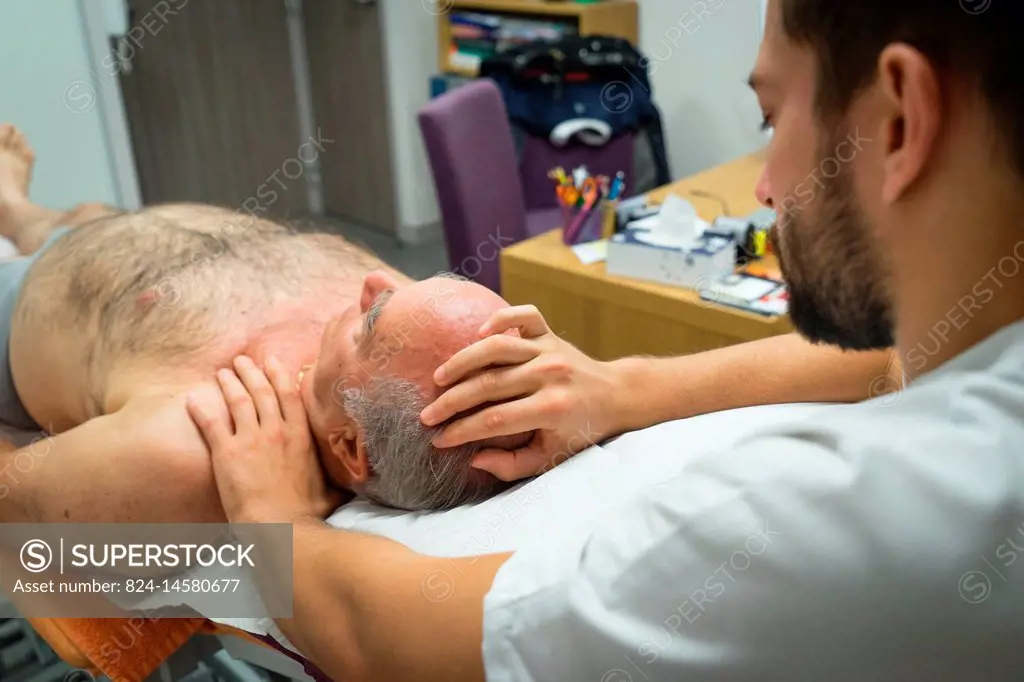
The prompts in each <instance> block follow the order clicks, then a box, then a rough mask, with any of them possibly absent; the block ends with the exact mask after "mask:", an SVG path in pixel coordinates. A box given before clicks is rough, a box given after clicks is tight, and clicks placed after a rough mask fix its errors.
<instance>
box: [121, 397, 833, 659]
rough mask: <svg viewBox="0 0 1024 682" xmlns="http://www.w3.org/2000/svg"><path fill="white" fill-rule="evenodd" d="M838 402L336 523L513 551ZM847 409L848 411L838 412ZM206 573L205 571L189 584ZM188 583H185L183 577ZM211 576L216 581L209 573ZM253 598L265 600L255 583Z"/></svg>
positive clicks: (466, 548)
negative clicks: (443, 505) (458, 498)
mask: <svg viewBox="0 0 1024 682" xmlns="http://www.w3.org/2000/svg"><path fill="white" fill-rule="evenodd" d="M829 409H837V408H836V407H835V406H830V405H809V404H794V405H771V406H763V407H753V408H744V409H739V410H730V411H726V412H719V413H715V414H710V415H704V416H701V417H694V418H692V419H686V420H680V421H675V422H668V423H665V424H661V425H659V426H655V427H652V428H650V429H645V430H643V431H637V432H633V433H629V434H625V435H623V436H620V437H619V438H616V439H614V440H612V441H610V442H608V443H605V444H603V445H599V446H593V447H591V448H588V449H587V450H584V451H583V452H581V453H580V454H578V455H576V456H575V457H573V458H572V459H570V460H568V461H567V462H565V463H563V464H562V465H560V466H558V467H557V468H555V469H554V470H552V471H550V472H549V473H547V474H545V475H544V476H541V477H538V478H535V479H532V480H529V481H526V482H524V483H522V484H520V485H518V486H516V487H515V488H513V489H512V490H509V491H507V492H505V493H503V494H501V495H498V496H496V497H494V498H492V499H490V500H487V501H484V502H481V503H479V504H475V505H467V506H464V507H460V508H457V509H453V510H450V511H445V512H414V513H409V512H399V511H395V510H390V509H386V508H383V507H380V506H378V505H374V504H370V503H368V502H365V501H361V500H359V501H355V502H352V503H350V504H348V505H346V506H344V507H342V508H341V509H339V510H338V511H337V512H335V513H334V514H333V515H332V516H331V517H330V518H329V519H328V523H330V524H331V525H332V526H335V527H338V528H345V529H351V530H358V531H360V532H364V533H373V534H377V535H382V536H385V537H388V538H391V539H393V540H396V541H398V542H401V543H403V544H405V545H407V546H409V547H411V548H412V549H414V550H417V551H419V552H422V553H425V554H431V555H434V556H472V555H477V554H489V553H492V552H501V551H511V550H515V549H517V548H520V547H522V546H524V545H525V544H526V543H528V542H530V539H531V537H538V536H542V535H544V534H546V533H549V532H551V531H552V530H553V529H557V530H559V531H560V532H561V531H571V530H572V528H573V527H574V526H576V527H580V528H583V527H584V526H586V525H587V524H590V523H592V522H594V521H595V520H596V519H597V518H598V517H599V516H600V514H601V512H603V511H604V510H605V509H606V507H607V505H608V503H609V501H613V500H622V499H623V498H624V497H626V496H630V495H634V494H636V493H637V492H639V491H640V490H642V489H644V488H646V487H648V486H652V485H657V484H658V483H660V482H662V481H663V480H665V479H666V478H668V477H670V476H672V475H674V474H675V473H676V472H678V470H679V469H680V468H682V467H685V466H686V465H687V463H688V462H690V461H692V460H693V459H694V458H696V457H699V456H701V455H705V454H708V453H711V452H713V451H716V450H721V449H726V448H728V447H730V446H731V445H732V444H733V443H735V442H736V441H737V440H739V439H740V438H742V437H744V436H745V435H747V434H749V433H750V432H752V431H753V430H756V429H758V428H761V427H765V426H768V425H771V424H777V423H778V422H779V421H780V420H802V419H809V418H813V417H815V416H817V415H819V414H821V412H822V411H823V410H829ZM839 409H841V408H839ZM196 576H200V574H199V573H198V572H197V573H195V574H194V575H190V576H189V577H196ZM183 577H184V576H183ZM202 577H207V578H215V577H216V576H215V575H213V574H211V573H206V572H204V573H203V574H202ZM243 589H248V596H245V597H244V598H245V599H246V600H247V601H246V603H248V600H252V602H253V603H254V604H258V603H260V600H259V596H258V595H257V594H256V592H255V591H254V590H251V585H246V586H243ZM119 602H120V603H121V605H122V606H125V607H132V608H139V609H147V610H148V609H155V608H158V607H161V606H171V605H177V604H187V605H188V606H191V607H192V608H194V609H195V610H197V611H198V612H199V613H202V614H203V615H206V616H207V617H209V618H210V619H211V620H214V621H216V622H219V623H223V624H225V625H232V626H234V627H238V628H241V629H243V630H248V631H250V632H255V633H259V634H266V633H269V634H271V635H273V636H275V637H277V638H278V639H279V640H281V641H282V642H283V643H285V644H286V645H287V642H286V641H285V640H284V639H283V637H282V636H281V634H280V632H278V631H277V629H276V627H274V624H273V622H272V621H270V620H269V619H257V618H223V617H215V616H216V614H209V613H205V612H204V604H203V602H202V599H201V598H198V599H195V602H194V603H193V602H192V601H190V600H189V596H188V595H181V596H175V595H168V596H163V595H152V596H150V597H148V598H146V599H145V600H143V601H136V602H128V601H123V600H119Z"/></svg>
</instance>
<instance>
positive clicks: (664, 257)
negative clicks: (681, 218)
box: [607, 228, 736, 288]
mask: <svg viewBox="0 0 1024 682" xmlns="http://www.w3.org/2000/svg"><path fill="white" fill-rule="evenodd" d="M735 267H736V240H735V239H734V238H733V237H732V235H729V234H720V233H716V232H711V231H706V232H704V234H703V235H702V236H701V237H698V238H695V239H694V240H692V241H691V242H690V243H688V244H681V243H679V242H678V240H673V239H664V238H662V237H661V236H660V235H658V234H657V233H652V231H650V230H637V229H630V228H627V229H626V230H624V231H623V232H620V233H619V234H616V235H615V236H614V237H613V238H612V240H611V241H610V242H609V244H608V265H607V272H608V274H609V275H618V276H620V277H633V278H635V279H643V280H647V281H650V282H658V283H660V284H670V285H673V286H681V287H688V288H695V286H696V287H701V286H707V285H708V283H709V282H711V281H712V280H716V279H719V278H721V277H724V276H726V275H729V274H731V273H732V272H733V270H734V269H735Z"/></svg>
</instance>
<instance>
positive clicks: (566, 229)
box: [562, 206, 614, 246]
mask: <svg viewBox="0 0 1024 682" xmlns="http://www.w3.org/2000/svg"><path fill="white" fill-rule="evenodd" d="M603 216H604V212H603V210H601V209H600V208H599V207H594V208H591V209H589V210H584V209H582V208H567V207H565V206H563V207H562V221H563V222H562V241H563V242H564V243H565V244H566V246H572V245H573V244H582V243H584V242H592V241H595V240H597V239H601V238H602V237H603ZM612 216H613V218H614V211H613V212H612Z"/></svg>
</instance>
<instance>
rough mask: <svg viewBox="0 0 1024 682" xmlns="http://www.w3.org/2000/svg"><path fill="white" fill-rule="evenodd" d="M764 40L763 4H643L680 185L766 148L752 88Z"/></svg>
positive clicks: (643, 25) (643, 27)
mask: <svg viewBox="0 0 1024 682" xmlns="http://www.w3.org/2000/svg"><path fill="white" fill-rule="evenodd" d="M760 40H761V0H683V1H682V2H680V1H679V0H641V1H640V49H641V51H642V52H644V54H645V55H647V57H648V58H649V59H650V60H651V63H650V66H649V68H648V73H649V74H650V78H651V85H652V88H653V90H654V101H655V102H656V103H657V104H658V107H659V108H660V109H661V114H662V119H663V124H664V127H665V136H666V146H667V147H668V155H669V162H670V163H671V166H672V174H673V175H674V176H675V177H677V178H679V177H684V176H686V175H690V174H692V173H695V172H697V171H700V170H703V169H705V168H709V167H711V166H715V165H717V164H720V163H723V162H725V161H728V160H730V159H733V158H735V157H737V156H741V155H743V154H748V153H750V152H752V151H755V150H756V149H758V148H760V147H762V146H764V144H765V143H766V142H767V138H766V137H765V136H764V134H763V133H761V131H760V130H759V126H760V123H761V115H760V111H759V109H758V106H757V99H756V98H755V97H754V94H753V91H751V90H750V88H749V87H748V86H747V84H746V81H747V78H748V76H749V75H750V70H751V69H752V68H753V66H754V61H755V60H756V59H757V50H758V46H759V44H760Z"/></svg>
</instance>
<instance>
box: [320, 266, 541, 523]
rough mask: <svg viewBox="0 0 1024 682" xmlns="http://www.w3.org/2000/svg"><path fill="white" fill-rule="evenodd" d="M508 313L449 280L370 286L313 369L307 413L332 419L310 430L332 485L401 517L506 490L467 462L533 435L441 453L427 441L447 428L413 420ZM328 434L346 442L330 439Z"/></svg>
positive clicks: (376, 278) (378, 280) (382, 281)
mask: <svg viewBox="0 0 1024 682" xmlns="http://www.w3.org/2000/svg"><path fill="white" fill-rule="evenodd" d="M507 306H508V303H506V302H505V301H504V300H503V299H502V298H501V297H500V296H498V295H497V294H495V293H494V292H492V291H490V290H488V289H486V288H485V287H482V286H480V285H478V284H475V283H473V282H468V281H466V280H464V279H462V278H458V277H455V276H452V275H441V276H437V277H432V278H430V279H427V280H424V281H421V282H416V283H413V284H408V285H405V286H401V285H400V284H399V283H397V282H395V281H394V280H393V279H391V278H388V277H385V276H381V275H379V274H377V273H373V274H371V275H369V276H367V278H366V283H365V284H364V287H363V292H362V296H361V299H360V305H359V314H358V315H356V314H352V315H350V316H347V317H343V318H342V319H341V320H339V321H338V322H336V323H334V324H332V325H331V326H330V327H329V328H328V330H327V331H326V332H325V334H324V340H323V353H322V355H321V358H320V359H319V360H318V363H317V372H316V374H317V376H316V379H315V385H314V387H313V394H314V399H313V401H314V402H316V403H319V404H320V405H321V406H323V408H325V409H324V410H317V409H315V408H314V409H311V417H312V414H314V413H316V412H318V411H319V412H320V413H321V414H323V412H324V411H327V412H330V413H331V415H330V417H329V418H326V419H325V418H320V419H314V418H311V422H312V423H313V427H314V431H318V432H321V433H318V438H319V440H320V441H321V442H322V443H323V442H327V443H328V446H329V447H328V448H327V449H329V450H330V453H331V455H333V456H334V457H336V458H337V460H338V461H339V462H340V466H339V465H338V462H335V463H334V464H333V465H332V464H331V463H330V462H325V464H326V465H327V468H328V471H329V472H332V473H333V474H334V475H333V478H335V479H336V480H338V482H339V483H340V484H342V485H345V487H349V488H353V489H356V490H357V491H360V492H362V493H363V494H365V495H366V496H367V497H370V498H371V499H375V500H376V501H378V502H381V503H382V504H386V505H389V506H393V507H399V508H403V509H438V508H448V507H452V506H456V505H459V504H463V503H466V502H469V501H474V500H479V499H483V498H485V497H489V496H491V495H493V494H494V493H496V492H498V491H500V490H501V489H503V488H505V487H506V486H507V484H506V483H504V482H502V481H499V480H498V479H496V478H494V477H493V476H491V475H490V474H488V473H486V472H482V471H478V470H475V469H473V468H472V467H471V466H470V461H471V459H472V457H473V456H474V455H475V454H476V453H477V452H479V451H480V450H482V449H483V448H485V447H499V448H504V449H514V448H516V447H521V446H523V445H525V444H526V443H527V442H528V441H529V439H530V437H531V436H530V434H522V435H519V436H512V437H506V438H501V439H495V440H493V441H488V442H477V443H470V444H467V445H465V446H462V447H458V448H447V449H438V448H435V447H434V446H433V445H432V444H431V441H432V440H433V438H434V437H435V436H436V435H437V433H438V432H439V430H440V428H443V427H444V426H445V425H444V424H442V425H440V426H439V427H435V428H431V429H428V428H427V427H425V426H424V425H423V424H422V422H421V421H420V419H419V414H420V412H421V410H422V409H423V408H424V407H425V406H426V405H427V404H428V403H429V402H431V401H432V400H433V399H434V398H436V397H437V396H438V395H439V394H440V389H439V388H438V387H437V386H436V385H435V383H434V381H433V373H434V370H435V369H436V368H437V367H438V366H439V365H440V364H442V363H443V362H444V361H446V360H447V359H448V358H450V357H451V356H452V355H454V354H455V353H457V352H458V351H460V350H462V349H463V348H465V347H467V346H469V345H470V344H472V343H474V342H475V341H477V340H479V338H480V337H479V329H480V327H481V325H483V324H484V323H485V322H486V321H487V320H488V319H489V318H490V317H491V315H492V314H493V313H494V312H495V311H497V310H499V309H501V308H503V307H507ZM460 416H461V415H460ZM331 432H333V433H336V434H339V433H340V434H342V435H341V437H336V438H333V439H332V438H331V436H330V433H331ZM321 449H322V450H324V447H323V446H322V447H321Z"/></svg>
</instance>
